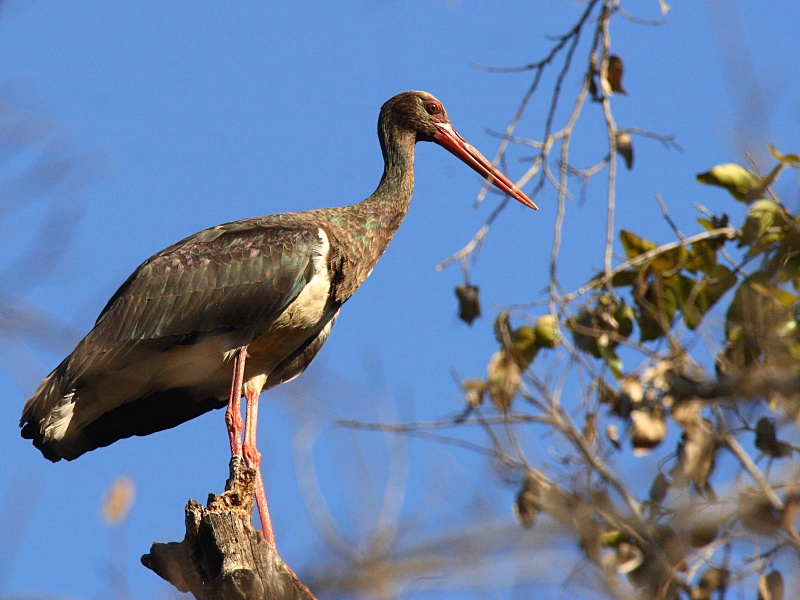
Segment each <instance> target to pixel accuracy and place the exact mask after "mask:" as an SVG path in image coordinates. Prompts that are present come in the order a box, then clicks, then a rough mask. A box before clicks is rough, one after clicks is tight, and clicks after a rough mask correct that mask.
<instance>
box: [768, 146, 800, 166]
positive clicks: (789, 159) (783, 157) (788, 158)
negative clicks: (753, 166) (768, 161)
mask: <svg viewBox="0 0 800 600" xmlns="http://www.w3.org/2000/svg"><path fill="white" fill-rule="evenodd" d="M769 153H770V154H772V156H773V157H774V158H775V160H779V161H781V162H782V163H800V156H798V155H797V154H781V153H780V152H778V151H777V150H776V149H775V146H773V145H772V144H770V145H769Z"/></svg>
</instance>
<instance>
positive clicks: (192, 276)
mask: <svg viewBox="0 0 800 600" xmlns="http://www.w3.org/2000/svg"><path fill="white" fill-rule="evenodd" d="M321 245H322V240H321V238H320V235H319V229H318V228H316V227H298V226H291V227H286V226H282V225H276V224H267V225H263V224H260V223H259V222H258V221H245V222H237V223H232V224H228V225H221V226H219V227H215V228H213V229H208V230H205V231H202V232H200V233H198V234H195V235H193V236H191V237H189V238H186V239H185V240H183V241H181V242H178V243H177V244H174V245H173V246H170V247H169V248H167V249H165V250H163V251H162V252H159V253H158V254H156V255H155V256H153V257H151V258H149V259H148V260H147V261H145V262H144V263H143V264H142V265H141V266H140V267H139V268H138V269H136V271H134V273H133V274H132V275H131V276H130V277H129V278H128V280H127V281H126V282H125V283H123V284H122V286H121V287H120V288H119V290H117V292H116V293H115V294H114V296H112V298H111V299H110V300H109V301H108V304H107V305H106V307H105V308H104V309H103V311H102V312H101V313H100V316H99V317H98V319H97V323H96V325H95V329H94V330H93V332H92V334H90V335H91V337H92V342H93V343H94V344H96V345H97V346H98V347H100V348H104V349H108V348H110V347H113V346H115V345H117V344H120V343H122V344H124V343H127V342H130V341H134V340H153V339H162V338H168V337H176V336H177V337H185V336H196V335H197V334H202V333H208V332H222V331H231V330H237V329H249V330H253V329H257V328H258V327H259V326H263V325H264V324H266V323H269V322H270V321H271V320H272V319H274V318H275V317H277V316H278V315H280V314H281V312H282V311H283V309H284V308H286V306H287V305H289V304H290V303H291V302H292V301H293V300H294V299H295V298H296V297H297V295H298V294H299V293H300V291H301V290H302V289H303V287H304V286H305V285H306V284H307V283H308V281H310V280H311V278H312V277H313V275H314V257H315V256H318V253H319V251H320V248H321ZM179 343H187V341H186V340H182V341H181V342H179Z"/></svg>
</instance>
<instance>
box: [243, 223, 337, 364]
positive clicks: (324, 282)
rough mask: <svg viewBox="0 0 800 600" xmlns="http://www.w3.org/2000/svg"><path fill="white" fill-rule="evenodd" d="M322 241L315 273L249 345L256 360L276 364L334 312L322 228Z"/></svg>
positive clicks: (324, 236) (317, 253) (320, 233)
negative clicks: (261, 333)
mask: <svg viewBox="0 0 800 600" xmlns="http://www.w3.org/2000/svg"><path fill="white" fill-rule="evenodd" d="M319 237H320V245H319V247H318V248H316V251H315V253H314V259H313V261H314V262H313V270H312V272H313V275H312V277H311V279H310V280H309V281H308V282H307V283H306V285H305V286H304V287H303V289H302V290H301V291H300V293H299V294H298V295H297V297H296V298H295V299H294V300H293V301H292V302H291V303H290V304H289V305H288V306H287V307H286V308H285V309H284V311H283V312H282V313H281V314H280V315H279V316H278V317H277V318H276V319H275V320H274V321H273V322H272V324H271V325H270V326H269V327H268V328H267V329H266V331H264V333H263V335H260V336H259V337H258V338H257V339H255V340H253V342H252V343H251V344H250V346H249V347H248V350H247V353H248V354H249V355H250V356H251V357H253V358H254V359H255V360H256V361H259V362H261V363H262V364H264V369H265V370H267V372H268V371H269V367H268V365H270V364H272V366H275V365H276V364H277V363H279V362H281V361H282V360H283V359H285V358H286V357H287V356H289V355H290V354H291V353H292V352H294V351H295V349H296V348H298V347H299V346H300V345H302V344H303V343H304V342H306V341H307V340H308V338H309V336H310V335H312V334H313V335H316V331H318V327H319V325H320V323H323V322H327V321H328V320H329V319H330V318H331V315H332V312H331V311H332V304H331V273H330V271H329V269H328V253H329V251H330V243H329V241H328V236H327V235H326V234H325V231H324V230H322V229H320V230H319Z"/></svg>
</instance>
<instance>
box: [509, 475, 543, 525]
mask: <svg viewBox="0 0 800 600" xmlns="http://www.w3.org/2000/svg"><path fill="white" fill-rule="evenodd" d="M537 489H538V486H537V483H536V480H535V479H534V478H533V477H532V476H530V475H529V476H528V477H527V478H526V479H525V483H524V484H523V485H522V489H521V490H520V492H519V494H517V499H516V501H515V502H514V513H515V514H516V515H517V519H519V522H520V523H521V524H522V526H523V527H524V528H525V529H531V528H533V526H534V525H535V524H536V515H537V514H539V502H538V499H537Z"/></svg>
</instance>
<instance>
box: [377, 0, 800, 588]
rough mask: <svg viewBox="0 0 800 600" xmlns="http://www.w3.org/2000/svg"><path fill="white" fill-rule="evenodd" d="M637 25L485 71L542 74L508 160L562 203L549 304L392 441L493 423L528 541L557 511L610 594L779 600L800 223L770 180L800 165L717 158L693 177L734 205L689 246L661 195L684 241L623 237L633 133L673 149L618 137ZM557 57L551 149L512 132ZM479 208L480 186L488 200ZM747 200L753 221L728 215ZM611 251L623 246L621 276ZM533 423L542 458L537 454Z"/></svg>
mask: <svg viewBox="0 0 800 600" xmlns="http://www.w3.org/2000/svg"><path fill="white" fill-rule="evenodd" d="M626 15H627V13H624V11H623V10H622V8H621V7H620V3H619V2H614V1H611V0H606V1H601V0H589V2H587V3H586V6H585V10H584V12H583V13H582V15H581V17H580V19H579V20H578V21H577V22H576V24H575V26H574V28H573V29H572V30H570V31H569V32H567V33H566V34H564V35H562V36H558V37H555V38H553V39H554V41H553V46H552V50H551V51H550V52H549V53H548V54H547V55H546V56H545V58H543V59H542V60H540V61H538V62H534V63H530V64H528V65H526V66H524V67H520V68H510V69H487V70H494V71H501V72H530V73H532V84H531V87H530V88H529V90H528V92H527V94H526V95H525V97H524V98H523V100H522V102H521V103H520V108H519V111H518V113H517V115H516V117H515V119H514V120H513V121H512V122H511V124H510V125H509V127H508V128H507V130H506V132H505V133H504V135H503V136H502V137H503V140H502V142H501V145H500V149H499V150H498V153H497V156H496V157H495V158H496V160H502V159H503V158H504V157H505V154H506V152H507V149H508V147H509V144H512V143H515V142H516V143H520V144H524V145H525V146H526V147H533V148H535V149H536V150H537V153H538V154H537V155H536V156H534V157H533V159H532V166H531V167H530V169H529V170H528V172H527V173H525V175H524V176H523V177H522V178H521V179H520V180H519V183H518V184H517V185H519V186H523V185H525V184H528V183H529V182H530V185H529V186H528V187H529V188H530V193H529V195H530V196H531V197H534V196H535V195H536V194H538V193H539V192H540V191H542V190H544V189H545V188H547V187H553V188H555V190H556V193H557V196H558V197H557V201H558V212H557V216H556V223H555V238H554V243H553V249H552V253H551V256H552V259H551V268H550V279H549V282H548V285H547V298H546V299H545V300H543V301H539V302H537V301H534V302H529V303H527V304H526V305H524V306H526V307H527V308H525V309H513V310H504V311H501V312H500V314H499V315H498V316H497V318H496V319H495V323H494V328H495V334H496V339H497V344H498V347H497V349H496V351H495V352H494V354H493V355H492V356H491V359H490V360H489V363H488V366H487V375H486V377H485V378H482V379H475V378H474V379H466V380H464V381H462V382H461V383H462V390H463V393H464V399H465V409H464V412H463V413H462V414H460V415H459V416H458V417H456V418H453V419H451V420H448V419H444V420H442V421H438V422H435V423H433V424H431V423H427V424H413V423H412V424H404V425H403V426H402V427H397V426H395V428H394V429H392V430H394V431H404V432H409V431H414V430H419V429H425V428H426V427H434V428H436V429H442V428H444V427H448V426H449V427H452V428H454V430H455V433H454V434H453V437H454V438H457V439H458V440H461V439H462V438H460V437H459V431H460V430H459V429H458V428H463V427H464V426H466V425H473V426H474V425H476V424H477V425H480V426H481V427H482V428H483V430H484V432H485V434H486V441H487V442H488V445H487V447H484V448H482V449H481V450H482V451H483V452H485V453H490V454H491V455H492V456H493V457H494V458H495V460H496V463H497V465H498V467H499V466H500V465H502V468H503V469H504V472H505V473H506V477H507V478H509V477H508V475H507V473H508V472H509V470H510V472H512V473H516V475H517V476H516V478H514V477H511V479H515V481H516V482H517V488H516V491H515V493H514V494H515V500H514V505H515V512H516V515H517V517H518V519H519V521H520V523H521V526H522V527H524V528H526V529H529V528H533V529H534V530H535V529H536V527H537V526H538V524H539V523H540V522H541V517H542V515H545V514H546V515H547V516H548V517H549V518H550V519H552V520H553V521H555V522H556V523H558V524H559V525H560V526H561V527H563V528H564V530H565V531H566V532H568V537H570V539H571V540H572V543H573V544H574V546H575V547H576V548H579V549H580V551H581V553H582V555H583V557H584V560H586V561H589V562H590V563H591V564H593V565H594V566H595V567H596V569H597V572H598V573H599V574H600V576H601V579H602V581H603V584H604V587H605V590H604V591H605V592H606V593H607V594H608V595H609V596H611V597H615V598H659V599H664V600H666V599H679V598H681V599H691V600H703V599H710V598H712V597H717V598H722V597H723V595H724V594H725V591H726V590H727V589H729V588H730V587H731V586H733V585H737V586H739V587H740V588H741V589H746V590H748V592H747V594H748V597H752V598H756V597H760V598H782V597H783V587H784V583H783V577H782V575H781V569H782V568H785V566H782V565H785V564H786V561H788V560H797V558H798V557H799V556H800V535H799V534H798V531H797V517H798V507H799V506H800V488H798V483H797V481H796V477H795V472H796V470H797V463H796V460H795V459H796V453H795V450H796V448H795V446H794V445H793V444H792V443H791V442H790V440H791V439H792V436H794V437H797V424H798V422H800V331H798V317H800V314H798V313H799V312H800V303H798V300H800V215H798V214H796V213H795V212H793V211H792V210H790V209H789V208H787V206H786V205H784V204H783V203H782V202H781V200H780V199H779V198H778V196H777V195H776V194H775V193H774V192H773V187H774V186H775V184H777V183H778V182H779V181H780V182H781V183H785V179H782V176H783V175H784V171H786V170H790V171H797V170H798V169H800V156H798V155H796V154H785V155H784V154H781V153H780V152H779V151H778V150H776V149H775V148H773V147H770V148H769V152H770V154H771V156H772V159H771V160H772V164H770V165H768V166H767V173H766V174H765V175H762V174H761V173H760V172H759V169H758V168H757V167H756V165H755V163H753V162H752V161H749V162H747V163H745V164H734V163H730V164H721V165H716V166H713V165H712V166H710V168H709V170H708V171H706V172H704V173H701V174H699V175H697V181H698V182H699V183H700V184H704V185H710V186H716V187H719V188H720V193H725V192H727V195H728V197H729V199H730V204H729V207H728V209H727V213H726V212H720V213H719V214H715V213H712V212H711V211H709V210H707V209H705V208H704V207H701V206H698V205H695V206H697V208H698V210H699V211H700V214H699V215H698V217H697V219H696V222H697V230H696V232H694V233H692V234H691V235H688V236H687V235H684V234H683V233H682V232H681V231H680V230H679V229H678V227H677V226H676V225H675V223H674V222H673V221H672V219H671V218H670V216H669V214H668V211H667V207H666V205H665V203H664V202H663V201H662V200H661V198H660V197H659V198H658V201H659V204H660V205H661V208H662V213H663V215H664V218H665V220H666V222H667V223H668V224H669V225H670V227H671V228H672V230H673V232H674V234H675V239H673V240H669V241H666V242H657V241H655V240H650V239H646V238H645V237H644V236H642V235H640V234H639V233H637V232H636V231H630V230H624V229H623V230H620V231H617V230H616V229H615V226H614V216H615V210H616V208H615V207H616V198H615V192H616V187H615V186H616V172H617V156H618V155H619V156H621V157H622V159H623V160H624V161H625V164H626V166H627V167H628V168H629V169H630V168H633V141H632V136H639V137H645V138H653V139H657V140H659V141H661V142H662V143H663V144H664V145H665V146H667V147H677V145H676V144H675V143H674V141H673V140H672V138H671V137H669V136H661V135H657V134H653V133H649V132H645V131H642V130H639V129H636V128H628V129H620V128H618V127H617V124H616V122H615V120H614V116H613V110H612V108H613V103H612V100H613V99H614V94H615V93H616V94H624V93H626V89H625V88H623V86H622V75H623V72H624V65H623V61H622V57H620V56H617V55H613V54H611V35H610V24H611V22H612V20H613V19H614V18H615V17H620V16H626ZM587 30H592V33H593V41H592V43H591V46H590V49H589V53H588V56H587V57H586V60H585V63H584V69H585V70H584V72H583V87H582V89H581V90H580V91H579V92H578V95H577V98H576V100H575V104H574V106H573V108H572V109H571V112H569V115H568V117H567V118H566V119H565V121H564V124H563V126H562V127H561V128H560V129H558V128H557V126H556V124H555V122H556V118H555V115H557V114H558V113H557V111H556V107H557V106H558V105H559V102H561V101H562V100H563V98H562V94H563V87H562V86H561V85H560V83H561V81H562V80H563V79H564V77H565V75H566V74H567V73H568V72H569V71H570V69H571V68H572V67H573V63H574V62H575V61H576V49H577V48H578V39H579V38H580V37H581V34H582V33H584V32H585V31H587ZM559 60H561V61H562V62H561V66H560V67H559V68H558V69H559V70H558V72H557V80H556V81H557V84H556V85H555V87H554V91H553V94H552V97H551V101H550V103H551V111H550V113H549V114H548V117H547V119H546V120H545V123H544V128H543V135H542V137H541V139H538V140H534V139H528V138H522V137H517V136H514V130H515V128H516V127H517V125H518V123H519V121H520V116H521V115H522V114H523V112H524V111H525V109H526V107H527V103H528V102H529V100H530V97H531V96H532V95H533V94H534V93H535V92H536V91H537V87H538V85H539V83H540V81H541V74H542V73H543V72H544V71H545V70H546V69H548V68H551V67H554V66H555V65H556V63H557V62H558V61H559ZM628 90H630V86H629V87H628ZM590 101H593V102H596V103H599V104H600V105H601V106H602V108H603V122H602V126H603V127H604V128H605V130H606V132H607V134H608V148H607V154H606V155H605V156H603V157H602V158H600V159H599V161H598V162H597V163H596V164H593V165H590V166H587V167H582V168H579V167H577V166H574V165H572V164H571V163H570V162H569V148H570V146H569V144H570V141H571V139H572V136H573V133H574V129H575V127H576V124H577V123H578V120H579V117H580V116H581V115H582V110H583V108H584V106H585V104H586V103H587V102H590ZM602 172H606V173H607V177H608V178H607V183H606V200H607V205H608V222H607V239H606V246H605V252H604V255H603V257H602V271H601V272H600V274H599V275H597V276H595V277H592V278H589V277H588V276H587V281H586V283H585V285H584V286H583V287H581V288H580V289H578V290H576V291H574V292H571V293H566V292H565V291H564V289H563V286H562V285H561V283H560V281H559V279H558V270H559V250H560V245H561V241H562V232H563V229H564V214H565V212H566V206H567V200H568V199H569V198H570V197H572V194H571V192H570V180H571V179H572V178H578V179H579V180H580V181H581V184H582V195H583V194H585V193H586V188H587V186H588V185H589V182H590V181H591V180H592V178H593V177H595V176H597V175H598V174H600V173H602ZM484 196H485V190H484V193H482V194H481V195H479V198H478V201H479V202H480V201H482V200H483V199H484ZM742 204H744V205H745V206H746V214H745V215H744V217H743V218H740V217H737V218H734V219H732V218H731V217H729V214H728V213H730V214H738V213H739V212H740V207H741V206H742ZM504 207H505V202H501V204H500V206H499V207H498V209H496V210H495V211H494V212H493V213H492V215H491V216H490V218H489V219H488V220H487V222H486V224H485V225H484V226H483V227H482V228H481V229H480V230H479V231H478V232H477V233H476V235H475V237H474V238H473V239H472V240H471V241H470V242H469V243H468V244H467V245H466V246H465V247H464V248H463V249H462V250H461V251H459V252H457V253H455V254H454V255H453V256H452V257H451V258H450V259H448V260H446V261H444V262H443V263H442V264H441V265H440V268H445V267H447V266H448V265H449V264H451V263H453V262H456V261H459V262H460V264H461V265H462V268H463V270H464V274H465V279H466V283H468V282H469V268H468V264H469V259H470V258H473V259H474V258H475V257H476V254H475V253H476V252H477V250H478V249H479V248H480V245H481V243H482V242H483V241H484V239H485V237H486V236H487V232H488V231H489V227H490V226H491V225H492V223H493V221H494V219H495V218H496V216H497V214H499V212H501V211H502V210H503V209H504ZM615 242H616V243H618V244H619V248H621V250H622V251H623V252H624V260H622V261H621V263H620V264H618V265H616V266H614V264H613V248H614V245H615ZM471 289H472V288H471ZM474 289H475V291H476V293H477V288H474ZM459 297H461V295H460V294H459ZM473 300H474V301H475V302H477V298H474V299H473ZM462 312H463V306H462ZM720 315H722V323H721V324H720ZM701 336H702V337H703V339H711V338H714V339H715V340H716V343H717V344H718V346H717V347H718V349H719V350H718V351H715V352H713V353H712V354H713V356H711V357H710V358H711V359H712V360H705V359H704V358H703V356H702V354H703V352H702V351H701V349H700V348H698V343H697V342H698V340H700V339H701ZM531 428H538V429H536V431H538V432H539V433H541V434H542V435H541V436H540V437H537V438H536V439H537V440H540V441H541V443H542V444H544V445H546V446H547V448H548V452H542V451H541V450H540V449H539V448H537V445H536V444H532V443H530V440H531V435H530V432H529V431H528V429H531ZM439 439H441V438H439ZM628 447H629V448H630V450H628ZM651 454H655V455H656V456H658V457H659V459H660V460H659V461H658V462H657V463H655V462H651V463H648V464H657V465H658V470H657V472H654V473H652V476H651V477H650V480H649V481H646V482H642V481H636V480H635V479H634V478H631V477H630V476H629V474H628V473H626V468H627V467H626V466H624V465H630V464H631V461H636V460H638V457H642V456H647V455H651ZM533 456H535V457H536V458H531V457H533ZM566 583H567V584H569V581H567V582H566ZM742 586H744V587H742Z"/></svg>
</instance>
